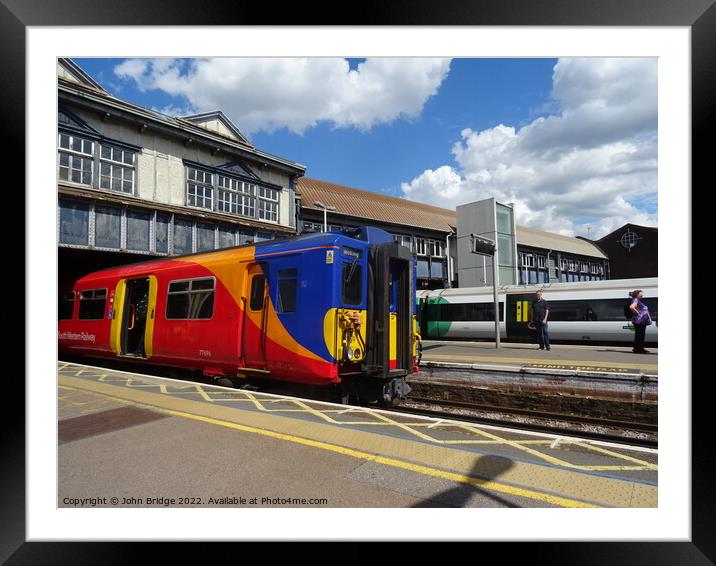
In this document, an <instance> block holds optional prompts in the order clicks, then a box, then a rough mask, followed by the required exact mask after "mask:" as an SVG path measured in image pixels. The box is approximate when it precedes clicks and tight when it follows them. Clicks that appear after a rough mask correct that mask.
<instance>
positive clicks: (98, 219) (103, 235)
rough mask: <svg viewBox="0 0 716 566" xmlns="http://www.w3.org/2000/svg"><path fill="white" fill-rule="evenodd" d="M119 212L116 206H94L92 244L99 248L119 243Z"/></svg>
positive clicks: (114, 246)
mask: <svg viewBox="0 0 716 566" xmlns="http://www.w3.org/2000/svg"><path fill="white" fill-rule="evenodd" d="M120 220H121V213H120V210H119V209H118V208H114V207H109V206H96V207H95V220H94V245H95V246H97V247H100V248H116V249H119V245H120V236H121V232H120Z"/></svg>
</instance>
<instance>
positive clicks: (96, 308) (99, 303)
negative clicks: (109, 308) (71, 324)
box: [79, 289, 107, 320]
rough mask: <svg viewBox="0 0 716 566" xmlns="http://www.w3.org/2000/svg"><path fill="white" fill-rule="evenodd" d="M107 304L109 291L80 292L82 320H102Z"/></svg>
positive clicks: (91, 290) (80, 314)
mask: <svg viewBox="0 0 716 566" xmlns="http://www.w3.org/2000/svg"><path fill="white" fill-rule="evenodd" d="M106 302H107V289H88V290H86V291H80V313H79V318H80V320H102V319H103V318H104V306H105V304H106Z"/></svg>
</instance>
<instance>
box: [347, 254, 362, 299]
mask: <svg viewBox="0 0 716 566" xmlns="http://www.w3.org/2000/svg"><path fill="white" fill-rule="evenodd" d="M362 302H363V267H362V266H361V265H359V264H357V263H354V262H351V263H344V264H343V303H344V304H346V305H360V304H361V303H362Z"/></svg>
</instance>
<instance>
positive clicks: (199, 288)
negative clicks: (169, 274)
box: [166, 277, 215, 320]
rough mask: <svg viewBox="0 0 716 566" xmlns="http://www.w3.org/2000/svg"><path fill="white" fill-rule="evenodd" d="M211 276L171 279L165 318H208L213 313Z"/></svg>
mask: <svg viewBox="0 0 716 566" xmlns="http://www.w3.org/2000/svg"><path fill="white" fill-rule="evenodd" d="M214 287H215V280H214V278H213V277H204V278H202V279H189V280H186V281H172V282H171V283H169V291H168V293H167V313H166V316H167V319H170V320H178V319H179V320H187V319H189V320H196V319H209V318H211V317H212V316H213V314H214Z"/></svg>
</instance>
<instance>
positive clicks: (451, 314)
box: [430, 303, 505, 322]
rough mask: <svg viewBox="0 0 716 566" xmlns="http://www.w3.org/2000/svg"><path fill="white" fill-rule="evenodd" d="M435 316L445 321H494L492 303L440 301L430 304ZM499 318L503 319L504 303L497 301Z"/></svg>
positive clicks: (493, 306) (431, 318)
mask: <svg viewBox="0 0 716 566" xmlns="http://www.w3.org/2000/svg"><path fill="white" fill-rule="evenodd" d="M431 306H432V307H434V309H435V310H434V311H433V312H434V314H435V315H436V316H437V318H433V317H432V316H431V317H430V320H440V321H445V322H495V305H494V303H440V304H435V305H431ZM499 311H500V320H504V319H505V314H504V305H503V303H499Z"/></svg>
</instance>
